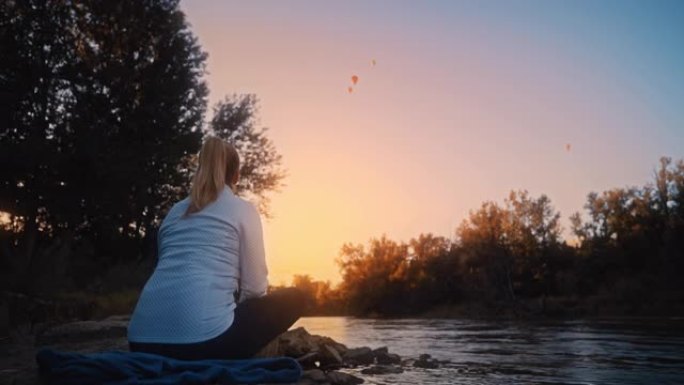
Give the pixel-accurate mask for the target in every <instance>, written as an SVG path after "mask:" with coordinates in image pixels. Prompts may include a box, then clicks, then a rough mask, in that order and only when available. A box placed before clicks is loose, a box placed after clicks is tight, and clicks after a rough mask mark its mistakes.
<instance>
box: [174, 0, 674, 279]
mask: <svg viewBox="0 0 684 385" xmlns="http://www.w3.org/2000/svg"><path fill="white" fill-rule="evenodd" d="M288 3H289V2H288ZM182 7H183V9H184V10H185V12H186V13H187V16H188V19H189V21H190V22H191V24H192V28H193V32H194V33H195V34H197V36H198V38H199V42H200V44H201V45H202V47H203V48H204V49H205V50H206V51H207V52H208V53H209V58H208V62H207V64H208V70H209V75H208V77H207V80H208V84H209V87H210V89H211V97H210V99H211V101H216V100H219V99H221V98H222V97H223V95H225V94H229V93H234V92H237V93H254V94H256V95H257V96H258V97H259V99H260V102H261V110H260V116H259V117H260V121H261V123H262V124H263V125H264V126H266V127H269V136H270V137H271V139H272V140H273V142H274V144H275V145H276V147H277V149H278V151H279V152H280V153H281V154H282V155H283V165H284V167H285V168H286V169H287V170H288V177H287V178H286V179H285V181H284V182H285V184H286V186H285V187H284V189H283V191H282V192H281V193H276V194H273V195H272V205H271V206H272V209H273V215H274V218H273V219H271V220H266V219H264V231H265V239H266V253H267V258H268V264H269V271H270V280H271V283H273V284H279V283H290V280H291V277H292V276H293V275H295V274H309V275H311V276H312V277H314V278H316V279H323V280H331V281H332V282H333V283H334V282H339V280H340V277H339V274H338V269H337V266H336V264H335V258H336V257H337V256H338V252H339V250H340V248H341V246H342V245H343V244H344V243H354V244H357V243H361V244H366V243H367V241H368V240H369V239H370V238H373V237H380V236H382V235H383V234H386V235H387V236H388V237H389V238H391V239H394V240H397V241H408V240H409V239H410V238H413V237H417V236H418V235H419V234H420V233H433V234H434V235H438V236H444V237H447V238H451V237H452V236H453V232H454V230H455V228H456V226H458V224H459V223H460V222H461V221H462V220H463V219H464V218H466V217H467V215H468V212H469V211H470V210H474V209H477V208H478V207H479V206H480V204H481V203H482V202H484V201H496V202H501V201H502V200H503V198H505V197H506V196H507V194H508V192H509V191H510V190H518V189H525V190H528V191H529V192H530V194H531V195H532V196H539V195H541V194H546V195H547V196H548V197H549V198H550V199H551V201H552V203H553V205H554V207H555V208H556V209H557V210H559V211H560V212H561V214H562V216H563V224H564V227H565V228H566V230H565V231H566V232H565V234H564V236H565V237H566V239H568V238H569V236H568V235H569V234H568V233H569V230H568V228H569V223H568V220H567V219H568V217H569V216H570V215H571V214H572V213H574V212H576V211H582V207H583V205H584V203H585V200H586V194H587V193H589V192H591V191H603V190H605V189H609V188H613V187H623V186H626V185H642V184H643V183H645V182H646V181H647V180H648V179H649V177H650V176H651V175H652V171H653V169H654V168H655V167H656V165H657V162H658V159H659V158H660V156H664V155H666V156H672V157H674V158H683V157H684V153H682V150H681V149H682V148H684V135H681V130H682V128H681V127H682V124H683V123H684V112H683V111H684V110H682V109H681V108H679V106H678V105H677V103H675V102H674V101H677V100H682V99H684V76H682V74H681V72H677V71H679V69H681V68H684V54H682V52H684V43H683V41H682V40H681V39H674V38H672V36H682V34H684V27H683V26H684V24H682V23H679V24H677V23H675V22H674V21H675V18H676V15H677V13H676V12H671V11H670V10H668V9H667V7H666V6H663V7H660V8H652V9H651V13H650V15H651V16H652V18H651V19H649V20H650V21H648V20H645V19H642V18H640V17H639V15H640V14H641V11H640V10H639V9H638V8H640V7H641V5H640V6H639V7H637V6H634V7H632V8H629V7H623V8H619V9H618V8H616V6H615V5H611V4H608V3H607V2H604V3H601V4H598V3H584V4H583V5H582V6H574V5H573V4H572V3H567V4H565V3H540V2H526V1H523V2H519V3H515V4H511V3H507V2H502V3H497V5H496V6H491V4H481V3H470V2H467V3H466V2H459V3H450V2H442V3H439V2H425V3H420V4H419V3H413V2H408V3H404V2H383V1H377V2H371V3H368V2H358V3H354V6H353V7H352V6H350V5H348V4H346V3H326V4H322V3H317V2H307V1H295V2H294V3H289V4H285V3H279V2H250V3H227V2H212V1H203V2H197V1H192V0H191V1H185V2H183V3H182ZM654 21H657V23H654ZM355 75H356V76H358V78H357V79H356V80H357V81H356V82H354V81H353V79H352V78H351V77H352V76H355ZM352 83H356V84H352ZM347 87H353V91H352V92H351V93H350V92H348V88H347ZM568 144H571V145H570V146H568Z"/></svg>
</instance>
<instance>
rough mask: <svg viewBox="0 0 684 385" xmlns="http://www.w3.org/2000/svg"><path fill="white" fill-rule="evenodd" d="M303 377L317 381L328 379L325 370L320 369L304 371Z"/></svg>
mask: <svg viewBox="0 0 684 385" xmlns="http://www.w3.org/2000/svg"><path fill="white" fill-rule="evenodd" d="M302 377H303V378H309V379H312V380H314V381H316V382H322V381H326V380H327V379H328V378H327V377H326V376H325V373H323V371H322V370H320V369H311V370H305V371H304V372H303V373H302Z"/></svg>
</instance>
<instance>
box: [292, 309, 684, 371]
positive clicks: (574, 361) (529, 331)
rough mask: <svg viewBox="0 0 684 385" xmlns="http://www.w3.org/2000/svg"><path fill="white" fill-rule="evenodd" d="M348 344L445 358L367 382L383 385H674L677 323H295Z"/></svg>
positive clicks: (680, 333)
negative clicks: (442, 362) (440, 362)
mask: <svg viewBox="0 0 684 385" xmlns="http://www.w3.org/2000/svg"><path fill="white" fill-rule="evenodd" d="M299 326H304V327H305V328H306V329H307V330H309V332H311V333H313V334H321V335H327V336H330V337H332V338H333V339H335V340H337V341H340V342H342V343H344V344H346V345H348V346H352V347H354V346H370V347H372V348H376V347H380V346H388V347H389V348H390V351H392V352H395V353H398V354H400V355H401V356H402V357H416V356H417V355H419V354H421V353H429V354H431V355H432V356H433V357H435V358H437V359H440V360H449V361H450V362H449V363H448V364H446V365H445V366H444V367H443V368H440V369H438V370H428V369H424V370H419V369H415V370H411V371H408V372H406V373H403V374H399V375H387V376H375V377H373V376H367V377H365V378H366V380H367V381H368V382H369V383H372V384H373V383H377V384H385V383H394V384H415V383H423V384H512V383H520V384H531V383H535V384H538V383H544V384H644V383H657V384H682V383H684V320H682V319H669V320H644V319H625V320H596V321H594V320H592V321H565V322H512V321H496V322H493V321H481V320H444V319H438V320H422V319H400V320H378V319H357V318H347V317H310V318H303V319H301V320H300V321H298V322H297V324H295V325H294V327H299Z"/></svg>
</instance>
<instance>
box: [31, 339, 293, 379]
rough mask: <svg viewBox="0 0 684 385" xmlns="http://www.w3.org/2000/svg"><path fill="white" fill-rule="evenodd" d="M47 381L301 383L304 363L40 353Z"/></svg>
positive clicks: (280, 359) (115, 353) (281, 359)
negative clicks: (302, 364)
mask: <svg viewBox="0 0 684 385" xmlns="http://www.w3.org/2000/svg"><path fill="white" fill-rule="evenodd" d="M36 361H38V369H39V372H40V375H41V377H43V378H44V379H45V380H47V384H49V385H62V384H64V385H66V384H69V385H73V384H79V385H91V384H98V385H99V384H107V385H124V384H125V385H133V384H145V385H148V384H149V385H180V384H182V385H186V384H188V385H190V384H216V383H218V384H256V383H269V382H270V383H287V382H297V381H298V380H299V378H300V377H301V374H302V367H301V366H300V365H299V363H298V362H297V361H296V360H294V359H292V358H289V357H272V358H252V359H245V360H215V359H214V360H197V361H186V360H177V359H174V358H169V357H165V356H160V355H156V354H150V353H143V352H127V351H120V350H113V351H106V352H99V353H89V354H85V353H76V352H60V351H56V350H54V349H52V348H47V347H45V348H42V349H40V350H39V351H38V352H37V353H36Z"/></svg>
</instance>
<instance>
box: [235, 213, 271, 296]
mask: <svg viewBox="0 0 684 385" xmlns="http://www.w3.org/2000/svg"><path fill="white" fill-rule="evenodd" d="M246 206H247V209H246V210H245V215H244V218H243V221H242V226H241V231H240V296H239V298H238V303H239V302H242V301H244V300H246V299H248V298H252V297H260V296H263V295H265V294H266V291H267V289H268V268H267V267H266V255H265V253H264V238H263V230H262V227H261V218H260V217H259V212H258V211H257V209H256V207H254V205H252V204H251V203H248V204H247V205H246Z"/></svg>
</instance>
